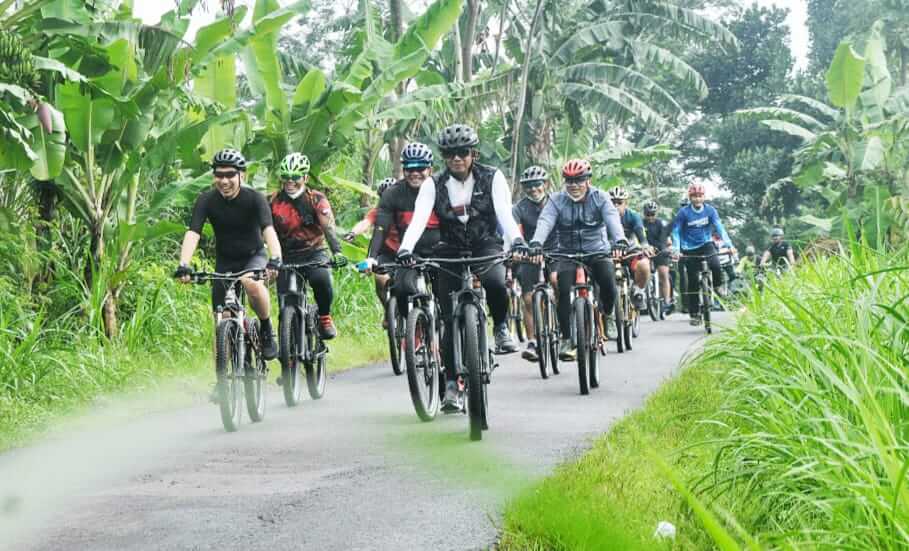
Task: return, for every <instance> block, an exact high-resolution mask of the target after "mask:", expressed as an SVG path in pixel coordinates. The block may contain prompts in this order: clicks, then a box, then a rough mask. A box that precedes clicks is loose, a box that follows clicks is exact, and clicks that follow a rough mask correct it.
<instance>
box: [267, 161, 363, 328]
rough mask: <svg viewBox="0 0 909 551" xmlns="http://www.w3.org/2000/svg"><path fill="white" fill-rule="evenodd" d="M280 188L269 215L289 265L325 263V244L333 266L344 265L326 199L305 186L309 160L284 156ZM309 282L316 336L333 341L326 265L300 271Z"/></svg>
mask: <svg viewBox="0 0 909 551" xmlns="http://www.w3.org/2000/svg"><path fill="white" fill-rule="evenodd" d="M278 177H279V178H280V179H281V185H282V189H281V191H279V192H277V193H275V194H274V195H272V197H271V214H272V217H273V218H274V221H275V229H276V230H277V232H278V239H280V240H281V247H282V250H283V251H284V258H285V260H287V262H288V263H290V264H304V263H310V262H312V263H328V262H329V259H328V255H327V254H326V253H325V243H326V241H327V242H328V247H329V249H331V253H332V256H333V258H332V260H331V263H332V264H333V265H334V266H338V267H340V266H343V265H345V264H347V258H345V257H344V255H343V254H341V242H340V241H338V237H337V235H336V233H335V217H334V214H333V213H332V210H331V205H330V204H329V203H328V198H327V197H325V194H323V193H322V192H320V191H316V190H314V189H312V188H309V187H307V186H306V184H307V183H308V182H309V158H307V157H306V155H303V154H302V153H291V154H290V155H288V156H286V157H284V160H282V161H281V165H280V167H279V168H278ZM300 274H301V275H302V276H303V277H305V278H306V279H307V280H308V281H309V285H310V287H312V291H313V295H315V297H316V307H317V308H318V312H319V336H321V337H322V339H324V340H329V339H333V338H335V336H336V335H337V333H338V331H337V329H335V324H334V322H333V321H332V319H331V303H332V301H333V300H334V290H333V289H332V282H331V270H330V268H329V267H328V266H313V267H309V268H306V269H303V270H301V272H300ZM289 281H290V274H286V273H285V274H281V275H280V276H279V277H278V295H283V294H285V293H286V292H287V287H288V284H289Z"/></svg>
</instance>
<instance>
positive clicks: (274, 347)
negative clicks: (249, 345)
mask: <svg viewBox="0 0 909 551" xmlns="http://www.w3.org/2000/svg"><path fill="white" fill-rule="evenodd" d="M262 356H263V357H264V358H265V359H266V360H274V359H275V358H277V357H278V343H276V342H275V336H274V334H272V332H271V328H264V327H263V328H262Z"/></svg>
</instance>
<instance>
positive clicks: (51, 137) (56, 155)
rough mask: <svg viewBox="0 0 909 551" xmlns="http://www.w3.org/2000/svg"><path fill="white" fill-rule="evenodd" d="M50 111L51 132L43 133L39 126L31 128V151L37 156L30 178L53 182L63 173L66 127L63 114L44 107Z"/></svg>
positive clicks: (49, 107) (41, 127) (47, 106)
mask: <svg viewBox="0 0 909 551" xmlns="http://www.w3.org/2000/svg"><path fill="white" fill-rule="evenodd" d="M45 107H46V108H47V109H49V110H50V115H51V131H50V132H45V131H44V127H43V126H42V125H41V124H37V122H38V121H37V117H35V124H34V126H33V127H32V137H33V141H32V149H33V150H34V151H35V153H36V154H37V155H38V158H37V159H35V163H34V164H33V165H32V169H31V173H32V177H33V178H35V179H36V180H42V181H47V180H53V179H55V178H56V177H57V176H59V175H60V172H62V171H63V161H64V160H65V159H66V125H65V123H64V120H63V114H62V113H60V111H57V110H56V109H54V108H53V107H51V106H50V105H46V106H45Z"/></svg>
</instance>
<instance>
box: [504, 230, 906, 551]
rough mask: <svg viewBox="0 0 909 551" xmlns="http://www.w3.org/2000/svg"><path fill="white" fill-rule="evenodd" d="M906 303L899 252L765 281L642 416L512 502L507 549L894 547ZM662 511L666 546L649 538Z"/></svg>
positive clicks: (860, 256)
mask: <svg viewBox="0 0 909 551" xmlns="http://www.w3.org/2000/svg"><path fill="white" fill-rule="evenodd" d="M907 301H909V251H907V250H903V251H901V252H896V253H894V252H889V253H877V252H874V251H871V250H868V249H865V248H862V247H859V246H857V245H856V246H854V247H853V250H852V251H851V254H850V255H848V256H846V257H831V258H821V259H819V260H817V261H815V262H813V263H811V264H807V265H805V266H803V267H801V268H800V269H799V271H798V273H797V274H794V275H790V276H787V277H785V278H783V279H782V280H779V281H777V282H774V283H773V284H772V285H771V286H770V287H769V288H768V289H767V291H766V292H765V293H764V294H763V295H755V296H754V297H753V299H752V300H750V301H746V304H745V306H746V312H745V313H743V314H742V315H741V316H739V317H738V318H737V323H736V325H735V326H734V327H733V328H732V329H731V330H729V331H726V332H723V333H721V334H719V335H717V336H716V337H715V338H713V339H712V340H711V341H709V342H708V344H707V346H706V348H705V350H704V353H703V354H702V355H700V356H699V357H698V358H696V359H694V361H693V362H691V363H690V364H689V366H688V367H687V369H685V370H684V371H683V372H682V373H681V375H680V376H679V377H678V378H676V379H675V380H673V381H670V382H668V383H667V384H666V385H664V386H663V387H662V388H661V389H660V390H659V391H658V392H657V393H656V394H655V395H653V396H652V397H651V398H650V399H649V400H648V401H647V403H646V405H645V407H644V408H643V409H642V410H641V411H638V412H636V413H634V414H632V415H631V416H629V417H628V418H626V419H624V420H622V421H621V422H619V423H618V424H617V425H616V426H615V427H614V428H613V429H612V430H611V431H610V432H609V433H608V434H607V435H605V436H604V437H603V438H602V439H601V440H600V441H598V442H597V443H596V444H595V446H594V448H593V449H592V450H591V451H590V452H589V453H588V454H587V455H585V456H584V457H582V458H581V459H580V460H579V461H578V462H576V463H572V464H568V465H564V466H562V467H561V468H560V469H559V470H558V471H557V473H556V474H555V475H554V476H552V477H550V478H547V479H545V480H544V481H542V482H541V483H540V484H538V485H537V486H536V487H534V488H533V489H531V490H530V491H528V492H526V493H525V494H523V495H521V496H520V497H519V498H517V499H515V500H514V501H513V502H512V503H511V504H510V505H509V507H508V510H507V514H506V519H505V525H504V534H503V539H504V542H503V544H504V545H503V547H504V548H505V549H620V548H621V549H628V548H635V547H637V548H645V549H654V548H660V545H662V546H664V547H665V548H671V549H710V548H714V546H716V545H721V543H720V542H721V540H723V541H724V542H725V544H722V547H723V548H730V549H735V548H739V547H740V546H741V547H745V546H748V547H752V548H759V545H760V547H763V548H784V549H785V548H794V549H905V548H906V547H907V546H909V486H907V482H909V481H907V470H909V360H907V358H909V303H907ZM660 458H662V459H663V460H665V462H666V463H668V465H669V467H670V469H669V471H668V472H667V471H666V470H665V469H664V468H663V467H661V463H662V461H660V460H659V459H660ZM673 483H675V486H674V485H673ZM689 490H690V493H691V495H689V496H688V497H687V498H686V496H685V495H683V494H686V493H688V492H689ZM697 502H700V503H703V504H704V505H705V506H704V507H703V508H702V509H699V510H698V513H697V514H696V513H694V512H692V511H693V510H692V507H696V508H697V507H698V503H697ZM566 512H568V513H566ZM711 513H712V515H711ZM710 516H713V517H714V518H718V519H720V521H719V525H711V524H710V519H709V518H708V517H710ZM660 520H667V521H669V522H672V523H673V524H675V525H676V526H677V527H678V536H677V538H676V540H675V541H674V542H673V543H671V544H670V543H662V544H660V543H658V542H656V541H655V540H654V539H653V537H652V534H653V531H654V529H655V527H656V525H657V523H658V522H659V521H660ZM705 525H710V526H709V528H710V530H711V533H708V531H707V530H705V528H704V527H705ZM730 533H731V534H733V535H734V536H735V537H734V538H732V537H730V536H729V534H730ZM622 535H624V537H626V538H627V541H624V540H621V539H617V538H620V537H621V536H622ZM752 536H753V538H754V539H753V540H752ZM755 540H756V541H758V542H760V544H759V545H758V544H757V543H756V541H755Z"/></svg>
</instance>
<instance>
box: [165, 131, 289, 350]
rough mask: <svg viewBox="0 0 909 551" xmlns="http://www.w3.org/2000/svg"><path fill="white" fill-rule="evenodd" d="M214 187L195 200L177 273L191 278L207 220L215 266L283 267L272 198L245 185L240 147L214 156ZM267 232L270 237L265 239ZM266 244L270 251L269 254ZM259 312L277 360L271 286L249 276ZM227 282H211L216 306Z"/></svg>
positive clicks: (266, 345) (246, 281)
mask: <svg viewBox="0 0 909 551" xmlns="http://www.w3.org/2000/svg"><path fill="white" fill-rule="evenodd" d="M211 165H212V176H213V179H214V182H213V183H214V189H210V190H208V191H205V192H203V193H202V194H201V195H199V197H198V199H196V203H195V205H194V206H193V211H192V219H191V220H190V223H189V229H188V230H187V232H186V233H185V234H184V235H183V243H182V245H181V247H180V265H179V266H178V267H177V270H176V272H174V277H177V278H179V279H180V281H181V282H183V283H189V282H190V275H191V274H192V272H193V270H192V268H190V262H191V261H192V258H193V253H195V251H196V247H198V246H199V240H200V239H201V236H202V228H203V226H204V225H205V222H206V221H207V222H210V223H211V225H212V229H213V230H214V232H215V271H216V272H242V271H244V270H259V269H263V268H265V269H267V270H269V272H270V273H272V274H273V273H274V271H277V270H278V269H279V268H280V267H281V244H280V242H279V241H278V236H277V234H276V233H275V228H274V226H273V225H272V217H271V211H270V210H269V208H268V201H267V200H266V199H265V196H264V195H262V194H261V193H259V192H258V191H256V190H254V189H252V188H250V187H245V186H243V185H242V183H243V176H244V174H245V173H246V159H245V158H244V157H243V154H242V153H240V152H239V151H237V150H235V149H222V150H221V151H219V152H218V153H216V154H215V156H214V158H213V159H212V163H211ZM263 238H264V241H265V243H264V244H263ZM265 245H267V246H268V250H269V251H270V253H271V257H270V258H269V257H268V256H266V254H265ZM240 283H241V284H242V285H243V289H244V290H245V291H246V295H247V296H248V297H249V302H250V304H251V305H252V308H253V310H254V311H255V312H256V316H257V317H258V318H259V327H260V330H261V337H262V355H263V356H264V357H265V359H268V360H273V359H274V358H275V357H276V356H277V355H278V345H277V343H276V342H275V338H274V331H273V330H272V326H271V319H270V318H269V313H270V311H271V301H270V298H269V295H268V288H267V287H266V286H265V283H263V282H262V281H257V280H253V279H251V278H250V277H243V278H241V279H240ZM228 285H229V284H228V283H226V282H220V281H217V282H214V283H213V284H212V287H211V305H212V309H214V310H217V309H218V308H219V307H223V306H224V297H225V296H226V294H227V289H228Z"/></svg>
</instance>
